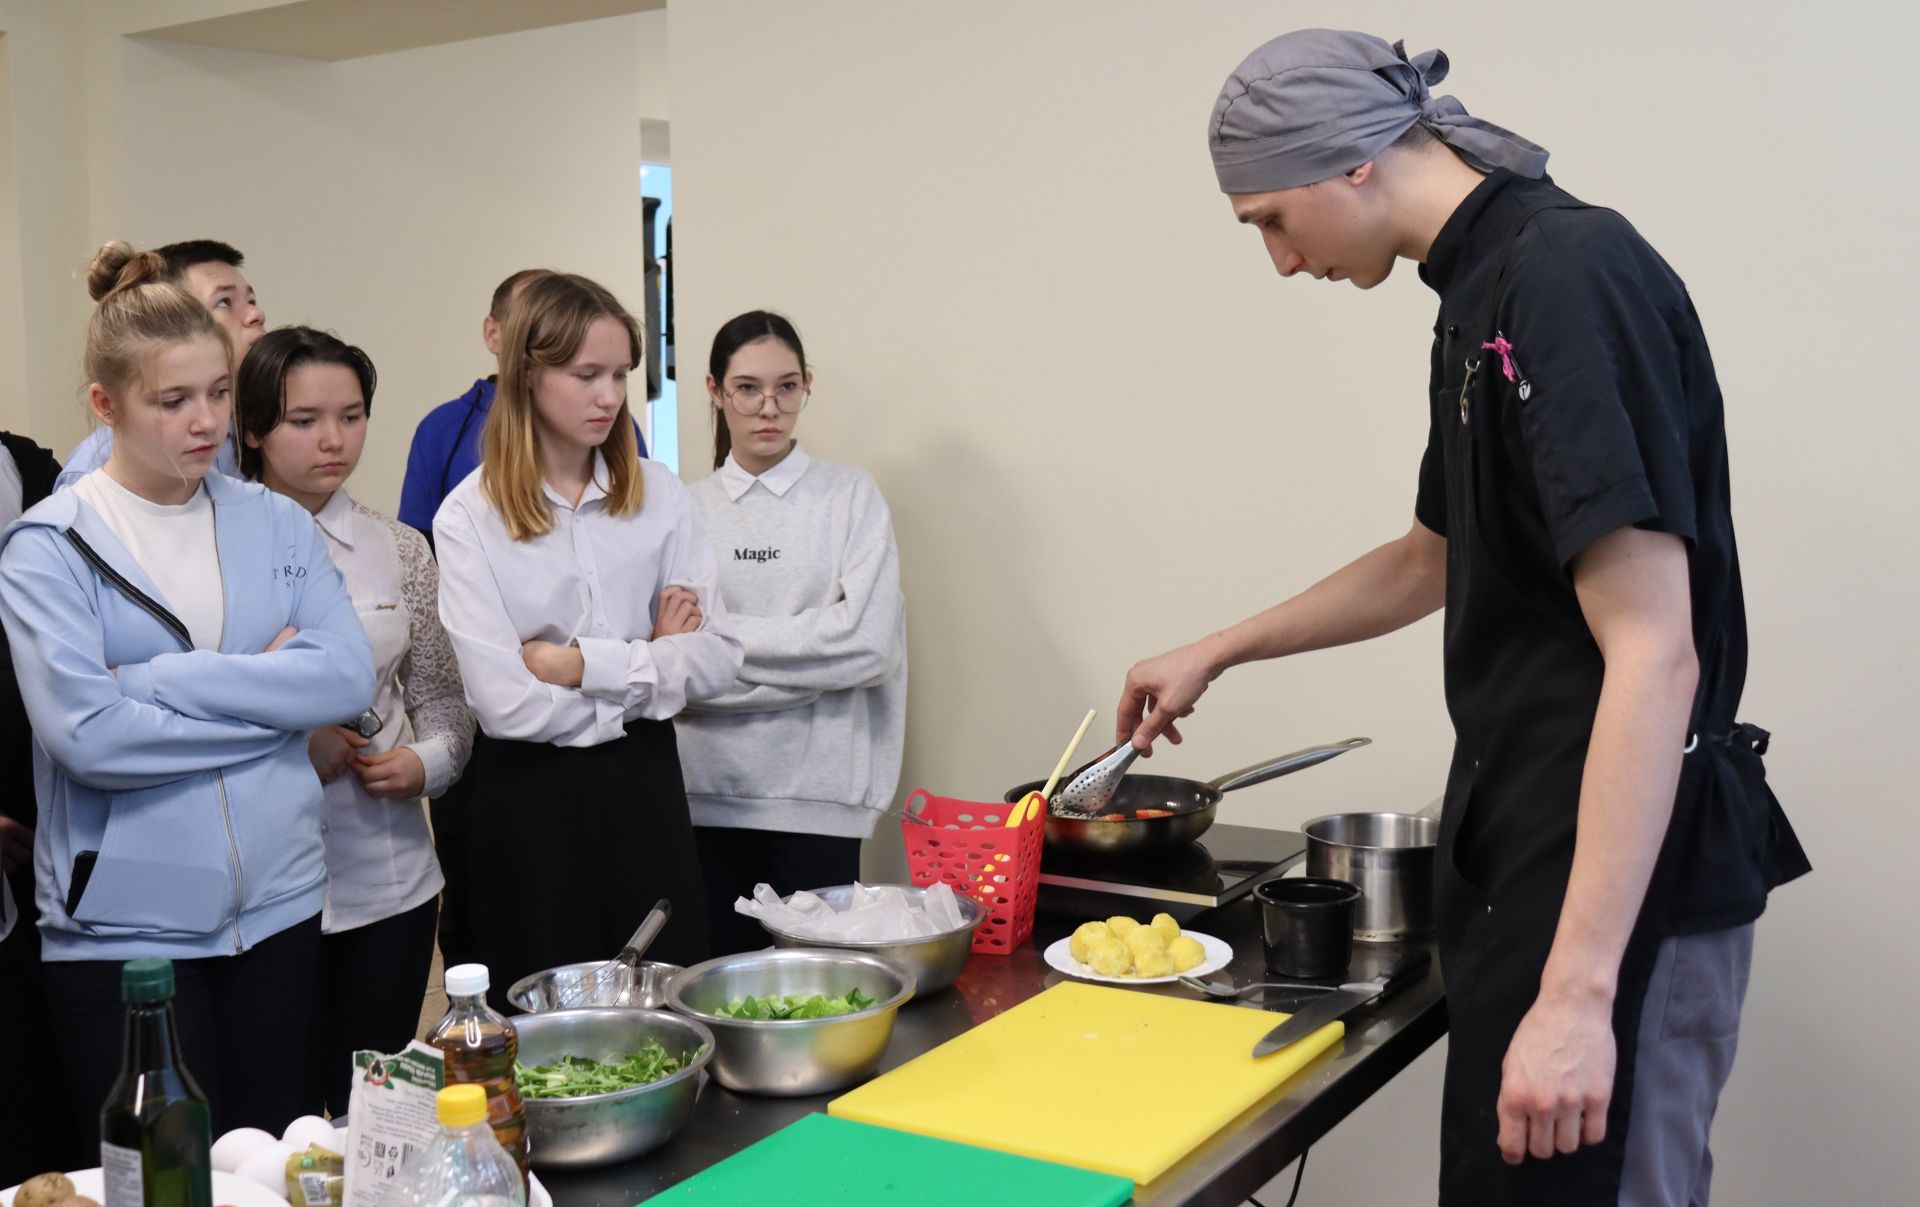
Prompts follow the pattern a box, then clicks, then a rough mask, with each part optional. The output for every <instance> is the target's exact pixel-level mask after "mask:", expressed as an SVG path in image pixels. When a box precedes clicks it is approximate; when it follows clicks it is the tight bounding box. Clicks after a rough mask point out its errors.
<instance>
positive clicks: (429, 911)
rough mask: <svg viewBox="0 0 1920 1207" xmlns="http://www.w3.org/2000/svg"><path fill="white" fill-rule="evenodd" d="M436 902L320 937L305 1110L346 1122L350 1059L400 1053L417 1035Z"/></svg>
mask: <svg viewBox="0 0 1920 1207" xmlns="http://www.w3.org/2000/svg"><path fill="white" fill-rule="evenodd" d="M439 918H440V902H439V901H438V900H437V899H435V900H430V901H427V902H425V903H424V904H421V905H417V906H415V907H414V908H412V909H410V910H408V911H407V912H406V913H403V914H395V915H394V916H393V917H391V918H382V919H380V921H378V922H372V923H369V924H368V925H366V926H356V927H355V928H353V929H352V930H343V931H340V932H339V933H337V934H331V935H322V936H320V1017H319V1020H318V1022H317V1025H316V1027H315V1031H316V1032H317V1034H316V1036H315V1042H314V1044H313V1046H312V1048H311V1052H312V1054H313V1061H312V1066H311V1067H312V1077H313V1082H312V1086H313V1088H312V1090H311V1091H310V1094H309V1101H310V1102H311V1103H312V1105H311V1107H310V1110H311V1111H312V1113H314V1114H318V1113H319V1111H320V1107H321V1106H322V1105H324V1106H325V1107H326V1109H327V1113H328V1114H329V1115H331V1116H332V1117H333V1118H335V1119H339V1120H345V1119H346V1117H347V1094H348V1091H350V1090H351V1089H352V1088H353V1054H354V1053H355V1052H358V1051H360V1050H361V1049H363V1048H371V1049H372V1050H374V1051H375V1052H398V1051H399V1050H400V1049H402V1048H404V1047H406V1046H407V1041H408V1040H410V1039H412V1038H413V1037H414V1036H415V1035H417V1034H419V1031H420V1004H421V1002H422V1001H424V1000H425V998H426V989H427V977H428V976H429V975H430V974H431V972H432V971H433V930H434V924H435V923H436V922H438V921H439Z"/></svg>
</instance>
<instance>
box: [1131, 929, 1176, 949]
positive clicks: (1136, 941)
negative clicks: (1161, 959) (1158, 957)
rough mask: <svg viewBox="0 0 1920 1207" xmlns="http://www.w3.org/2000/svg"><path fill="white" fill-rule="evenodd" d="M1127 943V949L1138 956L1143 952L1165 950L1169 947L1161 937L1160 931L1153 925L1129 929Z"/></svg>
mask: <svg viewBox="0 0 1920 1207" xmlns="http://www.w3.org/2000/svg"><path fill="white" fill-rule="evenodd" d="M1126 944H1127V949H1128V950H1129V951H1131V952H1133V954H1134V955H1136V956H1137V955H1140V954H1141V953H1143V952H1149V951H1161V952H1164V951H1165V950H1166V949H1167V944H1166V941H1165V940H1163V939H1162V938H1161V937H1160V932H1159V931H1157V930H1155V929H1153V927H1151V926H1139V927H1135V928H1134V929H1132V930H1130V931H1128V932H1127V935H1126Z"/></svg>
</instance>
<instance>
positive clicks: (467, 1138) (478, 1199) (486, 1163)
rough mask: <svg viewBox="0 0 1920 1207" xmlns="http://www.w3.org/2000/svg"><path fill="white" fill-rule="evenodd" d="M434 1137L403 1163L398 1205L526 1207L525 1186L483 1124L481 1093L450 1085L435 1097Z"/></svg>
mask: <svg viewBox="0 0 1920 1207" xmlns="http://www.w3.org/2000/svg"><path fill="white" fill-rule="evenodd" d="M434 1105H435V1109H436V1110H437V1112H438V1114H439V1118H440V1135H439V1136H438V1137H437V1138H435V1140H434V1142H433V1143H432V1144H431V1145H429V1146H427V1148H426V1149H424V1150H423V1151H421V1152H418V1153H415V1154H414V1155H413V1156H412V1157H411V1158H410V1159H409V1160H408V1161H407V1167H406V1174H405V1177H404V1178H402V1180H401V1186H400V1191H401V1202H403V1203H414V1204H420V1205H421V1207H428V1205H431V1207H526V1202H527V1185H526V1182H525V1181H524V1180H522V1179H521V1177H520V1167H519V1166H518V1165H516V1164H514V1161H513V1158H512V1157H509V1156H508V1155H507V1150H506V1149H504V1148H501V1147H500V1141H498V1140H496V1139H494V1136H493V1128H492V1127H490V1126H488V1124H487V1091H486V1090H485V1089H483V1088H481V1087H480V1086H477V1085H450V1086H448V1087H447V1088H446V1089H444V1090H441V1091H440V1093H439V1095H438V1097H437V1098H436V1099H435V1103H434Z"/></svg>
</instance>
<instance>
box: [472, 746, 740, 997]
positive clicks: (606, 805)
mask: <svg viewBox="0 0 1920 1207" xmlns="http://www.w3.org/2000/svg"><path fill="white" fill-rule="evenodd" d="M464 780H465V783H466V784H468V785H469V786H470V791H471V796H470V802H471V803H470V804H469V807H468V808H467V809H466V810H464V815H463V816H461V817H458V818H448V819H447V820H448V821H449V822H451V823H453V824H456V825H458V826H460V827H461V829H462V831H463V833H462V834H461V836H460V842H459V843H457V844H455V845H456V847H457V848H458V849H459V850H460V854H461V859H462V862H463V865H464V870H465V872H466V875H465V877H464V881H465V884H466V889H465V892H464V894H463V895H464V896H465V897H466V900H465V901H464V902H462V903H461V905H462V906H463V912H464V913H465V915H466V916H465V917H464V918H463V919H462V920H461V926H462V929H463V930H464V931H465V932H466V933H465V934H464V936H463V940H464V945H465V947H466V951H467V953H468V958H470V959H472V960H475V961H477V962H479V963H483V964H485V965H486V966H487V969H488V971H489V973H490V974H491V981H492V989H491V991H490V992H489V994H488V997H489V1000H491V1001H492V1002H493V1003H494V1006H495V1008H496V1009H503V1010H504V1009H506V1007H507V1001H506V993H507V990H508V989H509V988H510V987H511V986H512V985H513V983H514V982H515V981H517V980H519V979H520V978H521V977H524V976H526V975H528V974H530V973H535V972H540V971H542V970H543V969H547V968H553V967H556V966H558V965H561V964H574V963H579V962H581V961H584V960H610V959H612V958H613V957H614V956H615V955H616V954H618V953H619V951H620V949H621V947H623V946H625V944H626V942H627V940H628V939H629V938H631V937H632V935H633V931H634V928H635V927H637V926H639V925H640V921H641V919H642V918H644V917H646V915H647V911H648V910H649V909H652V908H653V904H654V902H655V901H657V900H659V899H660V898H662V897H665V898H667V899H668V900H669V901H671V902H672V903H673V917H672V920H671V921H669V922H668V923H667V926H666V929H665V930H663V931H662V932H661V933H660V937H659V938H658V939H656V940H655V941H654V944H653V946H652V947H651V948H649V949H648V951H647V958H648V959H650V960H664V961H667V962H669V963H674V964H694V963H698V962H699V961H701V960H704V959H706V958H707V957H708V955H709V954H711V952H710V943H709V941H708V934H707V917H706V898H705V891H704V886H703V885H702V882H701V878H700V859H699V855H698V853H697V851H696V850H695V848H694V841H693V822H692V820H691V818H690V816H689V814H688V811H687V790H686V784H685V781H684V780H683V779H682V778H681V774H680V752H679V747H678V746H677V745H676V743H675V741H674V734H673V725H672V724H671V723H670V722H666V721H634V722H632V723H630V724H629V725H628V726H627V731H626V734H625V736H624V737H621V738H618V739H616V740H614V741H612V742H607V743H604V744H602V745H599V746H588V747H572V746H552V745H548V744H546V743H537V742H507V741H499V740H496V739H493V738H489V737H487V736H485V735H484V734H482V735H478V736H476V738H475V739H474V747H473V758H472V760H471V761H470V762H469V763H468V764H467V770H466V775H465V777H464Z"/></svg>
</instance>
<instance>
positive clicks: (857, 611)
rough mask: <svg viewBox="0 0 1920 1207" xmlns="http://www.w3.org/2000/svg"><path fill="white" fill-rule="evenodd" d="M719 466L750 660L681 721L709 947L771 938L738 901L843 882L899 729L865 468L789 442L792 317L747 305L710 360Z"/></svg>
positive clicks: (876, 806)
mask: <svg viewBox="0 0 1920 1207" xmlns="http://www.w3.org/2000/svg"><path fill="white" fill-rule="evenodd" d="M708 370H709V372H708V377H707V392H708V394H709V395H710V396H711V398H712V400H713V406H714V412H715V417H714V446H715V447H714V469H715V472H714V473H713V474H712V475H710V476H708V477H706V478H703V479H701V480H700V481H698V482H696V483H694V484H693V486H692V488H691V491H692V495H693V501H694V504H695V506H696V507H697V508H698V510H699V513H700V518H701V522H702V526H703V527H704V528H705V529H706V532H707V535H708V537H709V538H710V539H711V540H712V541H713V544H714V556H715V558H716V559H717V561H718V562H719V568H720V594H721V598H722V599H723V600H724V601H725V604H726V608H727V612H728V614H729V617H730V619H731V621H732V622H733V626H734V630H735V632H736V634H737V635H738V636H739V638H740V640H741V643H742V644H743V645H744V647H745V651H746V660H745V663H744V665H743V666H742V667H741V670H740V678H739V680H738V681H737V682H736V683H735V684H734V685H733V687H732V689H731V690H729V691H728V692H727V693H726V694H724V695H722V696H720V697H718V698H717V699H709V700H703V701H699V702H698V703H690V704H689V705H688V707H687V709H686V711H685V712H682V713H681V714H680V715H679V717H678V718H676V720H675V727H676V729H677V730H678V732H679V739H680V751H681V764H682V766H683V768H684V769H685V774H686V783H687V801H688V804H689V805H690V806H691V808H692V811H693V821H694V826H695V831H694V833H695V838H696V841H697V842H698V845H699V850H700V859H701V871H702V875H703V877H704V879H705V881H706V884H707V892H708V901H709V908H708V919H709V924H710V925H711V926H712V929H713V933H714V940H715V944H716V946H717V947H718V948H719V949H720V950H722V951H745V950H750V949H753V948H757V947H763V946H765V945H766V942H767V938H766V935H765V934H763V933H762V932H761V931H760V928H759V927H758V926H757V925H755V924H754V923H753V921H752V920H751V919H748V918H744V917H741V916H740V915H738V914H736V913H735V912H734V909H733V902H734V899H735V898H737V897H741V896H748V895H751V893H752V891H753V886H754V885H755V884H758V883H761V882H765V883H767V884H770V885H772V886H773V887H774V888H775V889H776V890H777V891H779V892H780V893H782V894H787V893H792V892H795V891H797V890H800V889H814V888H823V887H826V886H829V885H836V884H846V883H849V882H850V881H852V880H853V879H855V877H856V876H857V875H858V873H859V870H860V840H861V839H863V838H866V837H868V836H869V835H870V834H872V833H873V829H874V825H875V823H876V822H877V821H878V820H879V817H880V815H881V814H882V813H883V812H885V811H886V809H887V808H888V806H889V805H890V804H891V802H892V800H893V794H894V790H895V788H896V787H897V786H898V784H899V780H900V753H901V747H902V745H903V742H904V738H905V733H906V706H907V658H906V647H907V631H906V601H905V599H904V598H903V597H902V595H901V593H900V561H899V551H898V549H897V547H896V546H895V544H894V538H893V522H892V517H891V516H890V515H889V513H888V511H887V503H886V500H885V499H883V498H881V497H880V490H879V488H878V487H877V486H875V485H874V481H873V479H872V478H871V477H870V476H868V475H867V474H866V473H865V472H864V471H862V470H858V469H855V468H853V467H851V466H845V465H834V464H830V463H828V462H825V461H816V460H814V459H813V458H811V457H809V456H808V455H807V454H806V452H805V451H804V450H802V449H801V448H800V445H799V443H798V442H797V441H796V440H795V439H794V428H795V426H796V425H797V423H798V421H799V417H800V411H801V408H803V407H804V406H805V405H806V402H807V396H808V394H809V392H810V391H811V389H812V385H813V377H812V374H811V373H810V372H809V371H808V369H807V367H806V353H805V351H804V350H803V348H802V346H801V343H800V335H799V333H798V332H797V331H795V330H794V328H793V325H792V324H791V323H789V322H788V321H787V320H786V319H784V318H782V317H780V316H779V315H777V314H771V313H768V312H766V311H760V310H756V311H751V312H749V313H747V314H743V315H740V316H739V317H737V318H735V319H733V320H732V321H730V322H729V323H727V324H726V325H725V326H723V327H722V328H721V329H720V331H719V333H718V334H717V335H716V336H715V337H714V341H713V350H712V353H711V355H710V357H709V361H708Z"/></svg>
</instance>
